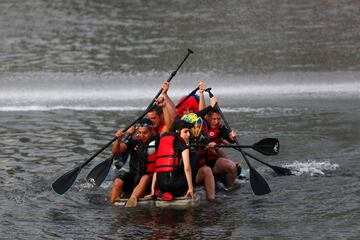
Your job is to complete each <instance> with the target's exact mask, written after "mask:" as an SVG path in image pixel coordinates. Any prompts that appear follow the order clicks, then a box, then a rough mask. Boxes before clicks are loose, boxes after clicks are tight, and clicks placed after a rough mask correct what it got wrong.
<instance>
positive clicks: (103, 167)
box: [86, 87, 199, 186]
mask: <svg viewBox="0 0 360 240" xmlns="http://www.w3.org/2000/svg"><path fill="white" fill-rule="evenodd" d="M197 90H199V87H197V88H195V89H194V90H193V91H192V92H191V93H189V94H188V95H187V96H186V97H185V98H184V99H183V100H182V101H181V102H179V103H178V104H177V105H176V108H178V107H180V106H181V105H182V104H183V103H184V102H185V101H186V100H187V99H188V98H190V97H191V96H193V95H194V94H195V93H196V91H197ZM113 159H114V156H111V157H110V158H108V159H106V160H104V161H102V162H101V163H99V164H98V165H96V166H95V167H94V168H93V169H92V170H91V171H90V172H89V174H88V175H87V177H86V179H87V180H88V181H89V182H91V183H92V184H93V185H95V186H100V185H101V184H102V182H103V181H104V180H105V179H106V176H107V175H108V173H109V171H110V168H111V165H112V163H113Z"/></svg>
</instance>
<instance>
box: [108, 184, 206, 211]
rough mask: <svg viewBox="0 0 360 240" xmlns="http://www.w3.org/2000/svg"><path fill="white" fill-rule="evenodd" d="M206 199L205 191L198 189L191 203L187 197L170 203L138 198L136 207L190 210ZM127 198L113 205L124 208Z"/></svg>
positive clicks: (175, 199) (177, 198) (118, 200)
mask: <svg viewBox="0 0 360 240" xmlns="http://www.w3.org/2000/svg"><path fill="white" fill-rule="evenodd" d="M205 199H206V192H205V190H204V189H203V188H202V187H200V188H196V191H195V200H194V201H193V200H192V199H191V198H189V197H175V198H174V199H173V200H171V201H164V200H162V199H156V200H154V199H153V198H140V199H138V202H137V206H138V207H161V208H177V209H178V208H191V207H196V206H198V205H200V202H201V201H202V200H205ZM127 200H128V198H118V199H117V200H116V202H115V203H114V205H117V206H125V204H126V202H127Z"/></svg>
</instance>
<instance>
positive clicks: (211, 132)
mask: <svg viewBox="0 0 360 240" xmlns="http://www.w3.org/2000/svg"><path fill="white" fill-rule="evenodd" d="M219 129H220V125H218V126H217V127H216V128H215V129H210V128H209V129H208V131H207V136H208V138H210V141H211V142H214V143H216V144H221V137H220V134H219Z"/></svg>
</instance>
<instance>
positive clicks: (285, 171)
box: [235, 148, 293, 176]
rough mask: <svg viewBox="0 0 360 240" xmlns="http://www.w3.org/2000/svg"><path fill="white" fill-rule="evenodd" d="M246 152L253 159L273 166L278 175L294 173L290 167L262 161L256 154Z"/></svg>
mask: <svg viewBox="0 0 360 240" xmlns="http://www.w3.org/2000/svg"><path fill="white" fill-rule="evenodd" d="M235 149H236V150H239V149H237V148H235ZM245 154H246V155H247V156H249V157H251V158H253V159H255V160H256V161H259V162H261V163H262V164H265V165H266V166H268V167H270V168H272V169H273V170H274V171H275V172H276V173H277V174H278V175H280V176H290V175H293V174H292V172H291V170H290V169H288V168H283V167H278V166H274V165H270V164H269V163H266V162H264V161H261V160H260V159H258V158H256V157H255V156H253V155H251V154H250V153H247V152H245Z"/></svg>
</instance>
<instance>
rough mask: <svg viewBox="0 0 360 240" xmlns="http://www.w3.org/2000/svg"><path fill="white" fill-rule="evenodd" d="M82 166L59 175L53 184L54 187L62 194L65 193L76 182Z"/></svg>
mask: <svg viewBox="0 0 360 240" xmlns="http://www.w3.org/2000/svg"><path fill="white" fill-rule="evenodd" d="M80 170H81V167H76V168H74V169H73V170H71V171H69V172H67V173H65V174H64V175H62V176H61V177H59V178H58V179H57V180H56V181H55V182H54V183H53V184H52V185H51V187H52V189H54V191H55V192H56V193H58V194H60V195H62V194H64V193H65V192H66V191H67V190H69V188H70V187H71V186H72V185H73V184H74V182H75V180H76V178H77V176H78V175H79V173H80Z"/></svg>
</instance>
